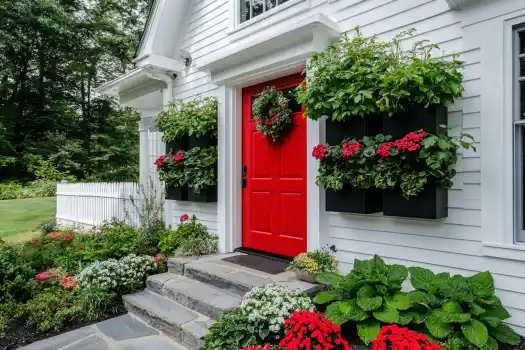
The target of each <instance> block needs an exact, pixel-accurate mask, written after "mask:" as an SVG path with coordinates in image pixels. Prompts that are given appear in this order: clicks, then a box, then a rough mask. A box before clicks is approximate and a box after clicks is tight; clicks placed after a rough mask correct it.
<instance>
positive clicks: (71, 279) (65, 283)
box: [60, 276, 80, 290]
mask: <svg viewBox="0 0 525 350" xmlns="http://www.w3.org/2000/svg"><path fill="white" fill-rule="evenodd" d="M60 287H62V288H64V289H65V290H74V289H77V288H78V287H80V285H79V284H78V283H77V282H75V276H66V277H64V278H62V280H61V281H60Z"/></svg>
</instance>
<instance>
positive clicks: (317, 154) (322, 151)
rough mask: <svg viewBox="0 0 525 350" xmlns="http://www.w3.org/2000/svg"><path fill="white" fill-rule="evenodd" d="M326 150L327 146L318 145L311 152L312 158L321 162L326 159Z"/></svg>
mask: <svg viewBox="0 0 525 350" xmlns="http://www.w3.org/2000/svg"><path fill="white" fill-rule="evenodd" d="M327 149H328V145H321V144H318V145H317V146H315V147H314V149H313V151H312V156H313V157H314V158H317V159H319V160H323V159H325V158H326V152H327Z"/></svg>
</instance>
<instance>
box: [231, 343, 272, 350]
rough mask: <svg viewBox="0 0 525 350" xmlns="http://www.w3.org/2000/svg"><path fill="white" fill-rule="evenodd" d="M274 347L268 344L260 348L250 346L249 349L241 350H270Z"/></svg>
mask: <svg viewBox="0 0 525 350" xmlns="http://www.w3.org/2000/svg"><path fill="white" fill-rule="evenodd" d="M271 348H272V346H271V345H270V344H266V345H264V346H262V347H259V346H248V347H247V348H242V349H239V350H270V349H271Z"/></svg>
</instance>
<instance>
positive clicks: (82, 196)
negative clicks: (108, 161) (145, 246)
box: [56, 182, 140, 228]
mask: <svg viewBox="0 0 525 350" xmlns="http://www.w3.org/2000/svg"><path fill="white" fill-rule="evenodd" d="M139 193H140V192H139V186H138V185H137V184H135V183H131V182H120V183H102V182H99V183H76V184H58V185H57V212H56V220H57V223H59V224H60V225H64V226H79V227H84V228H91V227H100V226H101V225H102V224H103V223H104V222H105V221H110V220H112V219H117V220H121V221H125V222H127V223H129V224H133V225H137V224H138V221H139V220H138V219H139V218H138V216H137V213H136V211H135V207H134V205H133V204H132V203H131V198H134V199H138V198H139V195H138V194H139Z"/></svg>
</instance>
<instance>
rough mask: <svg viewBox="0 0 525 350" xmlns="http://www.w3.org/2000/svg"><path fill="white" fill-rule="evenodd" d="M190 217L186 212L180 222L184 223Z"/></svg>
mask: <svg viewBox="0 0 525 350" xmlns="http://www.w3.org/2000/svg"><path fill="white" fill-rule="evenodd" d="M189 218H190V217H189V215H188V214H184V215H182V216H181V217H180V223H181V224H182V223H183V222H184V221H186V220H188V219H189Z"/></svg>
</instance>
